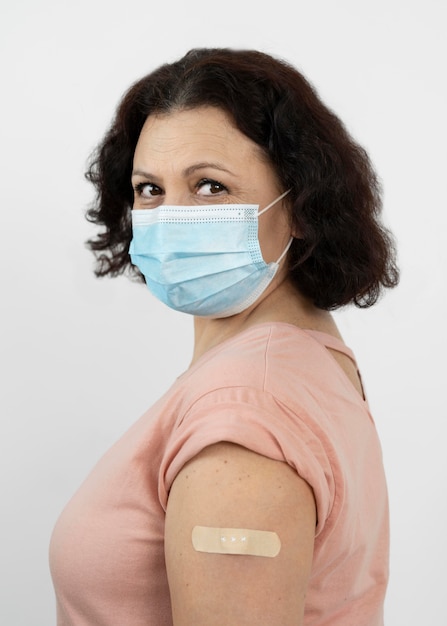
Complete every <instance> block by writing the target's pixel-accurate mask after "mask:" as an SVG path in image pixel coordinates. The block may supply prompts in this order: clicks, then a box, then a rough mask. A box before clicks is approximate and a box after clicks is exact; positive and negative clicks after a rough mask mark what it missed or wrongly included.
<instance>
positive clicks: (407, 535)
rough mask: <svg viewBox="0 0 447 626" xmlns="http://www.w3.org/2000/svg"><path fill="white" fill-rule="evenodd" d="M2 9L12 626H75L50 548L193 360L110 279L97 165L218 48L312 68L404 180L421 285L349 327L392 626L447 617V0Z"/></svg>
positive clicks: (3, 344) (437, 622) (396, 211)
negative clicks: (91, 168) (89, 479)
mask: <svg viewBox="0 0 447 626" xmlns="http://www.w3.org/2000/svg"><path fill="white" fill-rule="evenodd" d="M1 2H2V5H1V9H0V10H1V14H0V47H1V49H0V63H1V73H0V86H1V87H0V88H1V97H0V102H1V116H0V149H1V161H0V180H1V195H0V198H1V211H0V224H1V228H0V234H1V246H0V255H1V258H0V268H1V291H0V294H1V296H0V297H1V309H0V311H1V326H0V332H1V337H0V354H1V378H0V380H1V408H0V411H1V433H0V446H1V450H0V463H1V474H0V481H1V494H0V503H1V504H0V506H1V515H0V576H1V581H2V584H1V587H0V589H1V591H0V594H1V595H0V623H1V624H2V626H51V625H52V624H55V616H54V599H53V591H52V585H51V580H50V577H49V571H48V566H47V548H48V542H49V537H50V534H51V530H52V527H53V524H54V522H55V520H56V518H57V516H58V514H59V512H60V510H61V508H62V507H63V505H64V504H65V502H66V501H67V499H68V498H69V497H70V496H71V495H72V493H73V491H74V490H75V489H76V488H77V486H78V485H79V483H80V482H81V480H82V479H83V478H84V476H85V474H86V473H87V472H88V471H89V469H90V468H91V466H92V465H93V464H94V462H95V461H96V460H97V459H98V457H99V456H100V455H101V454H102V453H103V452H104V451H105V450H106V449H107V448H108V446H109V445H110V444H111V443H112V442H113V441H114V440H115V439H116V438H117V437H118V436H119V435H120V434H121V433H122V432H123V431H124V430H125V429H126V428H127V427H128V426H129V425H130V424H131V423H132V422H133V421H134V420H135V419H137V418H138V417H139V415H140V414H141V413H142V412H143V411H144V410H145V409H146V408H147V407H148V406H149V405H150V404H151V403H152V402H153V401H154V400H155V399H156V398H157V397H158V396H159V395H160V394H161V393H162V392H163V391H165V390H166V388H167V387H168V386H169V385H170V383H171V381H172V380H173V379H174V378H175V377H176V376H177V375H178V374H179V373H180V372H181V371H182V370H183V369H184V368H185V367H187V365H188V361H189V356H190V352H191V345H192V329H191V322H190V320H189V319H188V318H187V317H186V316H182V315H180V314H177V313H174V312H172V311H170V310H168V309H166V308H165V307H163V306H162V305H160V304H158V303H157V302H156V301H155V300H154V299H153V298H152V296H150V294H149V293H148V292H147V291H146V288H145V287H144V286H141V287H140V286H137V285H135V284H133V283H131V282H130V281H128V280H127V279H124V278H120V279H116V280H110V279H103V280H97V279H95V278H94V277H93V274H92V271H91V270H92V264H93V263H92V258H91V255H90V253H89V252H88V251H87V250H86V249H85V247H84V245H83V242H84V240H85V239H86V238H87V236H89V235H90V234H91V233H92V230H91V226H90V225H89V224H87V223H86V222H85V220H84V217H83V214H84V211H85V208H86V206H87V204H88V203H89V202H90V200H91V199H92V189H90V187H89V185H88V184H87V183H86V182H85V181H84V179H83V171H84V169H85V163H86V159H87V157H88V155H89V153H90V151H91V149H92V148H93V147H94V145H95V143H96V142H97V141H98V140H99V139H100V138H101V136H102V133H103V132H104V130H105V129H106V127H107V125H108V123H109V121H110V118H111V116H112V114H113V111H114V109H115V106H116V104H117V102H118V99H119V98H120V96H121V94H122V93H123V91H124V90H125V89H127V87H128V86H129V85H130V84H131V83H132V82H133V81H134V80H136V79H138V78H140V77H141V76H142V75H144V74H146V73H147V72H149V71H151V70H152V69H154V68H155V67H156V66H158V65H159V64H161V63H163V62H165V61H173V60H175V59H177V58H178V57H179V56H181V55H183V54H184V52H186V51H187V50H188V49H189V48H191V47H198V46H229V47H238V48H239V47H240V48H259V49H261V50H263V51H266V52H270V53H273V54H275V55H278V56H281V57H283V58H285V59H286V60H288V61H290V62H292V63H293V64H294V65H295V66H296V67H298V68H299V69H301V70H302V71H303V72H304V74H305V75H306V76H307V77H308V78H309V79H310V80H311V82H312V83H313V84H314V85H315V86H316V87H317V89H318V90H319V92H320V94H321V96H322V97H323V99H324V100H325V101H326V103H327V104H328V105H329V106H330V107H331V108H333V109H334V110H335V111H336V112H337V113H338V114H339V115H340V117H341V118H342V119H343V120H344V122H345V123H346V125H347V126H348V128H349V129H350V131H351V132H352V134H353V135H354V136H355V137H356V138H357V140H358V141H359V142H360V143H362V144H363V145H364V146H365V147H366V148H367V150H368V151H369V153H370V155H371V157H372V159H373V162H374V164H375V166H376V168H377V170H378V172H379V175H380V177H381V179H382V181H383V184H384V189H385V196H384V198H385V219H386V222H387V224H388V225H389V226H391V228H392V229H393V230H394V232H395V234H396V236H397V240H398V243H399V253H400V264H401V268H402V281H401V285H400V287H399V288H398V289H397V290H394V291H392V292H390V293H389V294H388V295H386V297H385V298H384V299H383V301H381V302H380V303H379V304H378V305H377V306H376V307H374V308H373V309H371V310H369V311H358V310H355V309H353V310H348V311H344V312H340V313H338V314H337V319H338V321H339V324H340V327H341V329H342V332H343V334H344V336H345V340H346V342H347V343H348V344H349V345H350V346H351V347H352V348H353V349H354V350H355V352H356V354H357V358H358V360H359V362H360V365H361V368H362V371H363V376H364V378H365V380H366V385H367V391H368V393H369V397H370V402H371V405H372V409H373V412H374V414H375V417H376V422H377V426H378V429H379V432H380V436H381V439H382V443H383V450H384V457H385V464H386V470H387V474H388V480H389V490H390V499H391V514H392V517H391V520H392V556H391V581H390V586H389V592H388V598H387V605H386V624H387V625H388V626H421V625H423V626H426V625H430V626H442V625H444V626H445V624H447V603H446V601H445V585H446V575H445V571H446V570H445V562H446V558H447V553H446V528H447V498H446V493H447V489H446V478H447V472H446V465H447V462H446V456H447V455H446V443H445V442H446V434H447V433H446V426H445V422H446V418H447V411H446V408H445V400H444V396H445V387H446V368H445V352H446V347H447V346H446V332H445V309H446V293H445V290H446V245H445V240H446V229H447V218H446V215H447V207H446V180H447V175H446V171H447V159H446V138H447V137H446V123H445V117H446V111H447V102H446V83H445V74H446V63H445V60H446V58H447V50H446V26H447V20H446V4H445V2H444V0H425V1H424V2H419V3H418V2H412V1H411V0H375V1H374V2H362V1H361V0H306V1H305V2H304V1H303V2H302V1H300V0H294V1H292V0H290V1H287V0H275V1H274V2H270V1H269V0H266V1H265V2H259V1H258V2H254V0H253V1H252V2H244V1H243V0H226V1H225V2H218V3H216V2H211V0H209V1H208V2H206V1H205V0H181V1H177V2H173V0H170V1H166V2H157V3H156V2H150V1H149V0H146V1H139V0H127V1H125V0H120V1H115V0H96V1H95V0H77V1H76V2H73V1H71V0H70V1H67V0H57V1H56V0H54V1H51V0H34V1H33V0H15V1H14V2H12V1H10V2H7V1H6V0H1ZM247 104H248V105H249V103H247ZM92 626H93V625H92ZM148 626H149V625H148ZM275 626H276V625H275ZM334 626H343V625H334Z"/></svg>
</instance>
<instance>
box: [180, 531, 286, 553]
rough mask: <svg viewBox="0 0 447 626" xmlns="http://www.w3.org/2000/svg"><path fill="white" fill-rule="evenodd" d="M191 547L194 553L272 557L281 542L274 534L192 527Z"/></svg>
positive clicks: (279, 547)
mask: <svg viewBox="0 0 447 626" xmlns="http://www.w3.org/2000/svg"><path fill="white" fill-rule="evenodd" d="M192 545H193V548H194V550H196V552H210V553H212V554H244V555H249V556H267V557H274V556H277V555H278V554H279V551H280V550H281V541H280V539H279V537H278V535H277V534H276V533H274V532H271V531H268V530H250V529H248V528H210V527H208V526H194V528H193V530H192Z"/></svg>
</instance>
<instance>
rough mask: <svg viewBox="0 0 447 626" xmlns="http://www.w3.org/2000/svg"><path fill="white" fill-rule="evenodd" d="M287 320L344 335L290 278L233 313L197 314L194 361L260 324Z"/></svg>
mask: <svg viewBox="0 0 447 626" xmlns="http://www.w3.org/2000/svg"><path fill="white" fill-rule="evenodd" d="M266 322H284V323H288V324H293V325H295V326H298V327H299V328H307V329H313V330H320V331H322V332H326V333H328V334H330V335H334V336H336V337H339V338H341V336H340V333H339V331H338V329H337V327H336V325H335V322H334V320H333V318H332V316H331V315H330V314H329V313H328V312H327V311H322V310H321V309H318V308H317V307H315V306H314V305H313V304H312V303H311V302H310V301H309V300H308V299H307V298H305V297H304V296H302V295H301V294H300V293H299V292H298V291H297V290H296V289H295V288H294V287H293V286H292V285H291V284H290V283H289V282H288V281H285V282H283V283H282V284H281V285H279V286H278V287H277V288H276V289H275V290H274V291H273V292H271V293H270V294H268V295H267V296H266V297H265V298H264V299H262V301H261V302H259V303H256V304H255V305H253V306H252V307H250V308H249V309H247V310H246V311H242V313H238V314H237V315H233V316H231V317H225V318H217V319H209V318H204V317H195V318H194V352H193V358H192V361H191V365H192V364H193V363H195V362H196V361H197V360H198V359H199V358H200V357H201V356H202V355H203V354H205V352H207V351H208V350H210V349H211V348H214V347H215V346H217V345H219V344H220V343H222V342H223V341H226V340H227V339H230V338H231V337H234V336H235V335H237V334H239V333H240V332H242V331H244V330H247V329H248V328H250V327H252V326H255V325H257V324H263V323H266Z"/></svg>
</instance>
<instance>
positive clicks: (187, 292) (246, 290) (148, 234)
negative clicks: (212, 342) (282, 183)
mask: <svg viewBox="0 0 447 626" xmlns="http://www.w3.org/2000/svg"><path fill="white" fill-rule="evenodd" d="M287 193H289V192H288V191H286V192H285V193H283V194H282V195H281V196H279V198H276V200H274V201H273V202H272V203H271V204H269V205H268V206H267V207H266V208H265V209H263V211H261V212H258V209H259V206H258V205H255V204H224V205H222V204H216V205H214V204H213V205H206V206H166V205H161V206H159V207H157V208H155V209H137V210H133V211H132V229H133V238H132V241H131V243H130V249H129V253H130V257H131V261H132V263H133V264H134V265H136V266H137V267H138V269H139V270H140V272H141V273H142V274H143V276H144V278H145V280H146V284H147V286H148V288H149V290H150V291H151V292H152V293H153V295H154V296H156V297H157V298H158V299H159V300H161V301H162V302H164V303H165V304H166V305H168V306H169V307H171V308H172V309H175V310H177V311H182V312H184V313H190V314H192V315H198V316H200V317H211V318H217V317H229V316H230V315H236V314H237V313H240V312H241V311H244V310H245V309H247V308H248V307H250V306H251V305H252V304H253V303H254V302H256V300H257V299H258V298H259V297H260V295H261V294H262V293H263V292H264V291H265V289H266V288H267V287H268V285H269V284H270V283H271V281H272V280H273V277H274V276H275V274H276V272H277V271H278V268H279V264H280V262H281V260H282V259H283V258H284V256H285V254H286V253H287V251H288V249H289V247H290V245H291V243H292V241H293V237H291V238H290V241H289V242H288V244H287V247H286V248H285V250H284V251H283V253H282V254H281V256H280V257H279V259H278V260H277V261H274V262H271V263H266V262H265V261H264V259H263V258H262V253H261V248H260V246H259V239H258V217H259V215H261V214H262V213H264V212H265V211H267V210H268V209H270V207H272V206H273V205H274V204H276V203H277V202H279V200H281V199H282V198H283V197H284V196H285V195H286V194H287Z"/></svg>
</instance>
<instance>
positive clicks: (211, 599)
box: [165, 442, 316, 626]
mask: <svg viewBox="0 0 447 626" xmlns="http://www.w3.org/2000/svg"><path fill="white" fill-rule="evenodd" d="M315 518H316V513H315V503H314V498H313V493H312V490H311V488H310V487H309V485H308V484H307V483H306V482H305V481H304V480H302V479H301V478H300V477H299V476H298V475H297V473H296V472H295V471H294V470H293V469H292V468H291V467H289V466H288V465H287V464H286V463H283V462H280V461H274V460H272V459H269V458H266V457H264V456H261V455H259V454H256V453H254V452H252V451H249V450H247V449H246V448H243V447H240V446H237V445H234V444H231V443H225V442H223V443H219V444H216V445H213V446H209V447H208V448H205V449H204V450H203V451H202V452H201V453H200V454H199V455H197V456H196V457H195V458H194V459H192V460H191V461H190V462H189V463H188V464H187V465H185V467H184V468H183V469H182V471H181V472H180V473H179V474H178V476H177V477H176V479H175V481H174V484H173V486H172V489H171V492H170V495H169V500H168V508H167V513H166V530H165V546H166V547H165V551H166V565H167V571H168V579H169V586H170V592H171V599H172V605H173V617H174V624H175V626H192V625H193V624H194V626H201V625H202V624H203V625H205V624H206V625H207V626H213V625H217V624H219V625H220V626H222V625H223V624H236V623H237V624H238V625H240V626H244V625H251V624H253V625H254V624H256V625H258V626H259V625H262V624H282V625H284V626H288V625H290V626H292V625H294V626H297V625H299V624H301V620H302V615H303V610H304V596H305V591H306V587H307V582H308V578H309V575H310V568H311V563H312V554H313V542H314V533H315V522H316V519H315ZM197 526H200V527H205V528H206V529H222V528H231V529H248V530H252V531H261V533H264V532H265V533H271V535H270V536H273V535H276V536H277V537H278V538H279V543H280V549H279V552H277V553H276V555H275V556H264V555H263V554H261V555H252V554H250V555H247V554H228V553H226V554H222V553H216V552H215V551H209V552H208V551H204V552H201V551H198V550H197V549H195V547H194V545H193V542H192V533H193V529H194V528H195V527H197Z"/></svg>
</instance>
